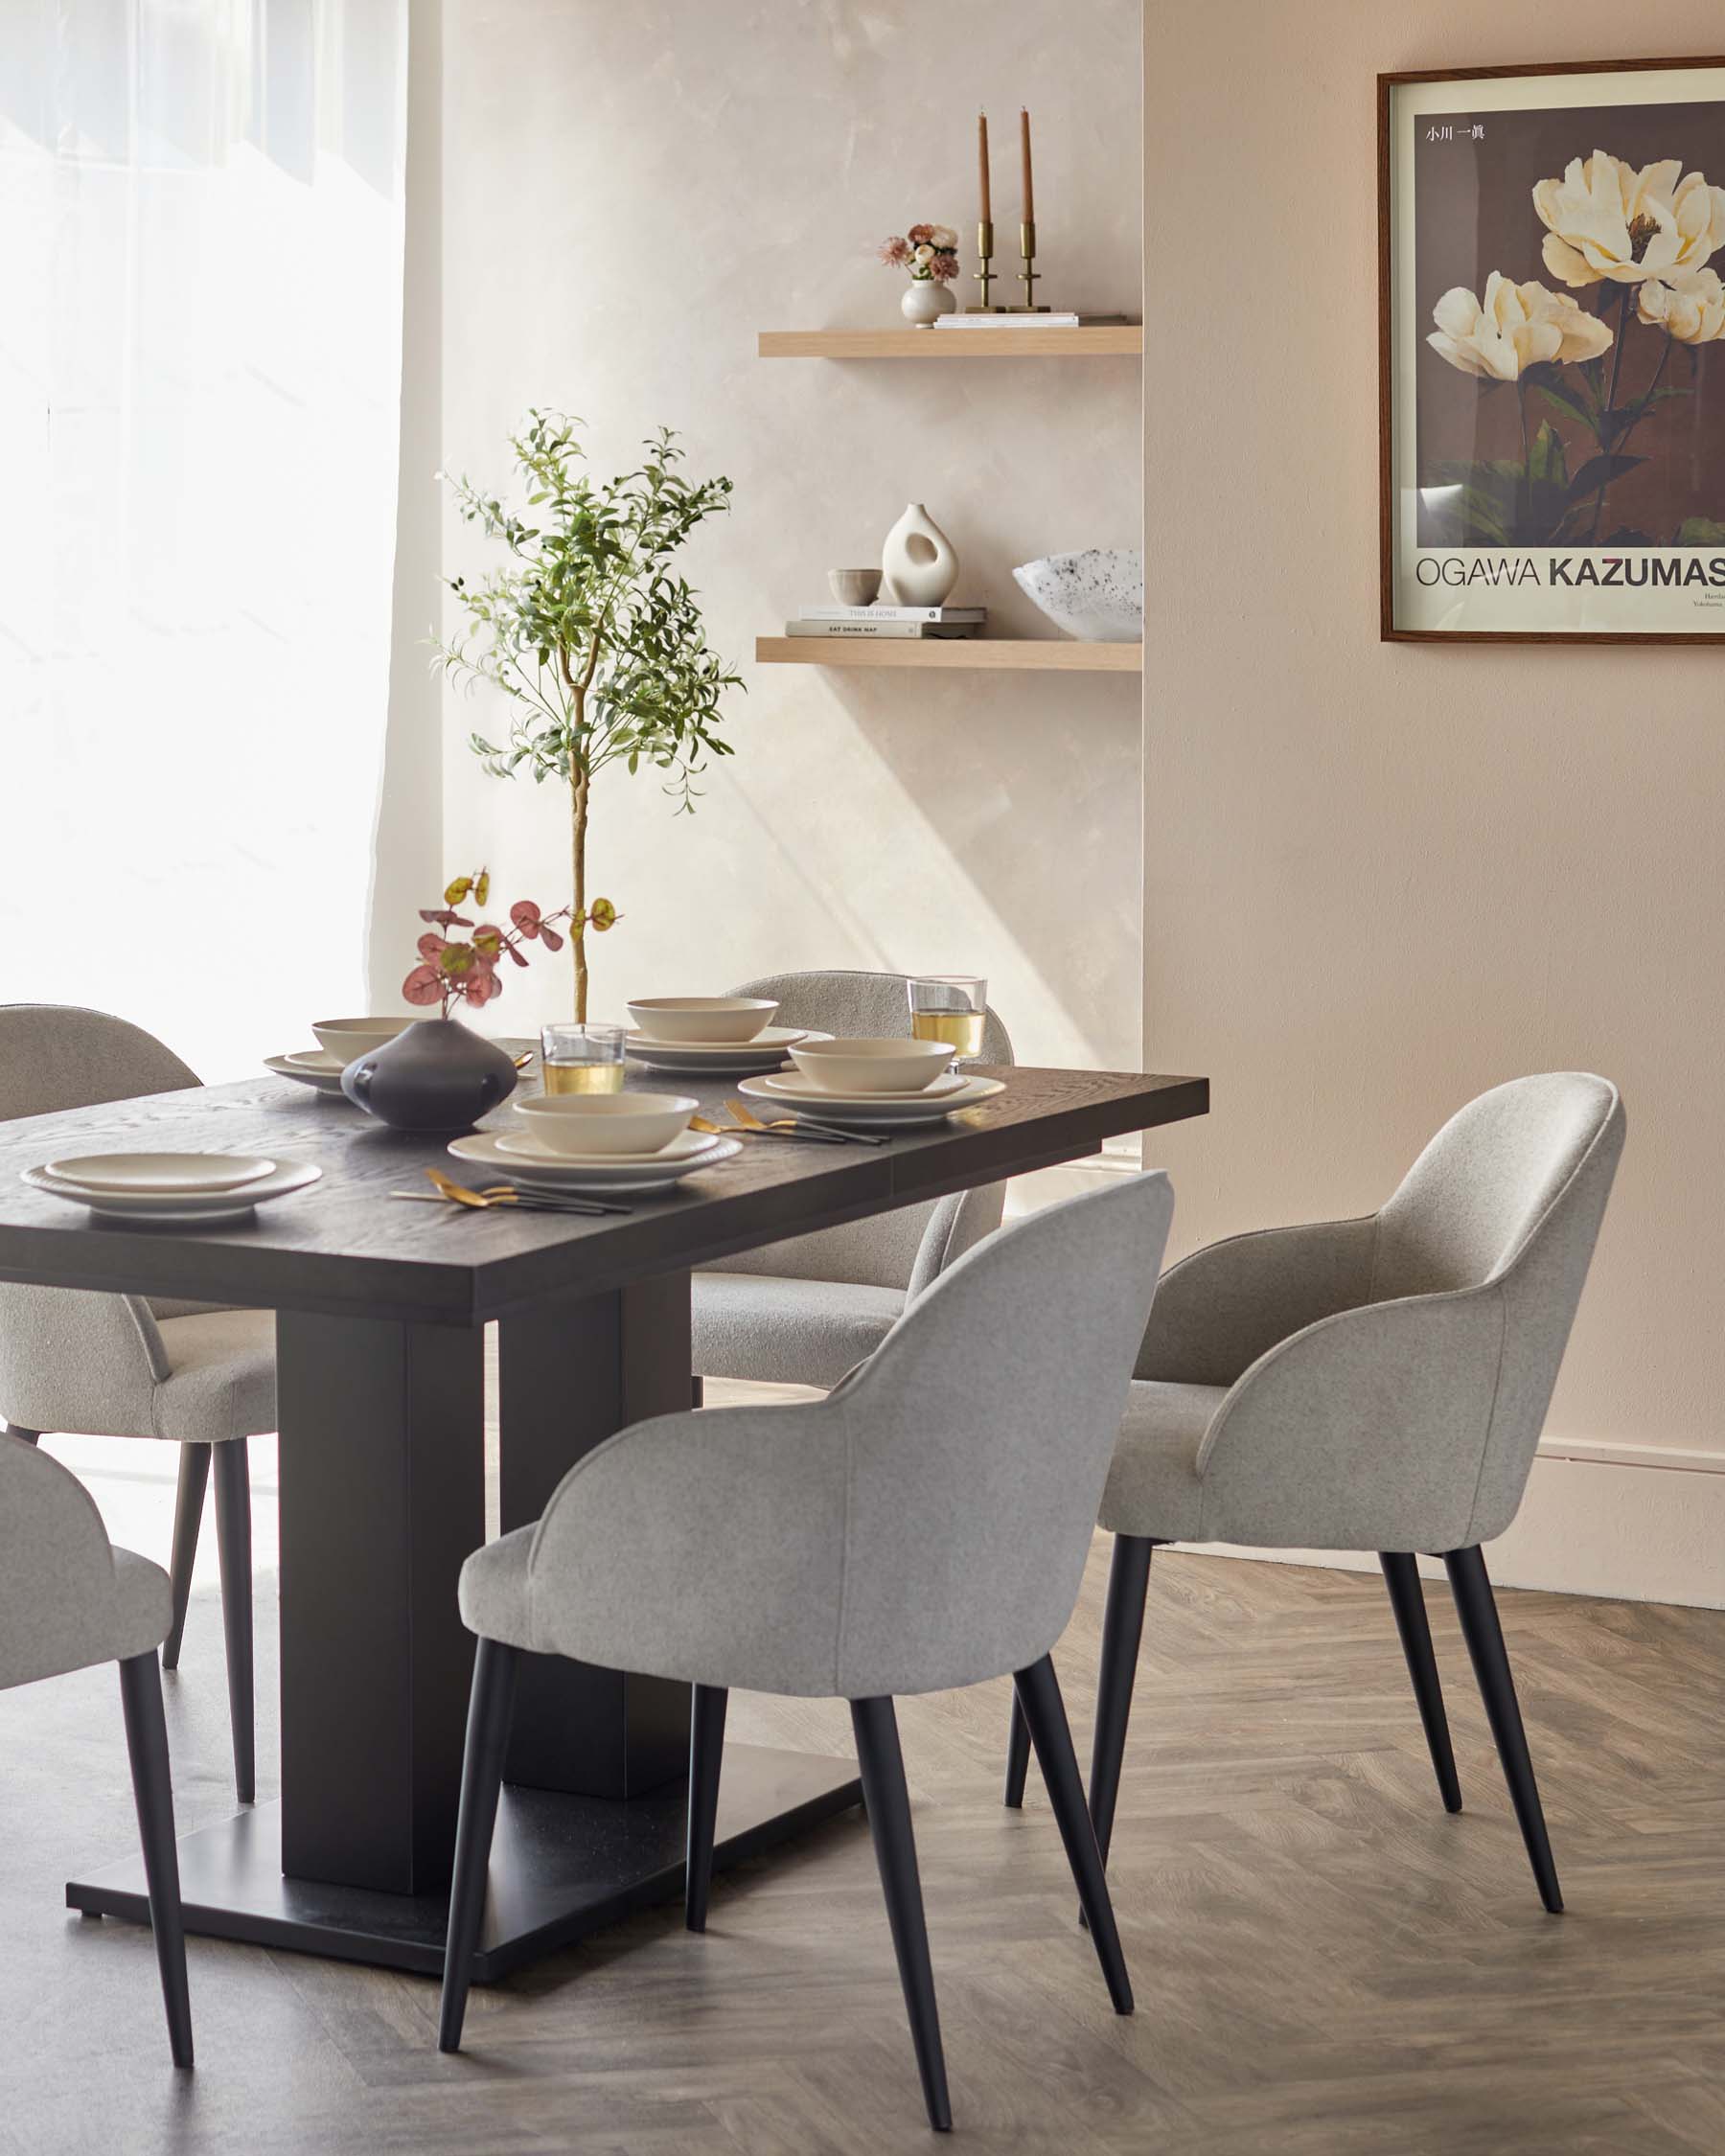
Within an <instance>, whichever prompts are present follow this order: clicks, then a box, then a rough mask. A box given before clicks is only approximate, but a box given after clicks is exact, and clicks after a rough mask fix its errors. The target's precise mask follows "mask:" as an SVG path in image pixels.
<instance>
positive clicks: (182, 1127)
mask: <svg viewBox="0 0 1725 2156" xmlns="http://www.w3.org/2000/svg"><path fill="white" fill-rule="evenodd" d="M981 1074H982V1075H987V1076H991V1077H997V1078H1000V1079H1002V1080H1003V1081H1004V1089H1003V1090H1002V1091H1000V1093H998V1094H996V1095H995V1096H994V1097H993V1098H992V1099H990V1100H987V1101H985V1102H982V1103H980V1104H978V1105H977V1106H976V1107H974V1108H968V1109H961V1110H959V1111H957V1112H954V1114H953V1115H952V1116H950V1117H949V1118H947V1119H946V1120H944V1121H943V1122H941V1123H938V1124H936V1125H934V1126H932V1127H931V1128H925V1129H921V1130H915V1131H910V1132H907V1133H905V1134H904V1135H895V1136H893V1137H891V1138H890V1139H889V1141H888V1142H887V1143H885V1144H884V1145H881V1146H872V1145H862V1144H856V1145H830V1146H829V1145H818V1144H814V1143H809V1142H806V1141H797V1140H793V1139H779V1138H773V1137H755V1138H748V1139H746V1140H745V1141H744V1143H743V1146H742V1149H741V1151H740V1152H738V1153H737V1154H735V1155H734V1156H733V1157H732V1158H728V1159H725V1160H723V1161H720V1162H718V1163H716V1164H715V1165H714V1166H712V1167H710V1168H706V1169H702V1170H699V1171H697V1172H696V1173H695V1174H693V1175H691V1176H689V1177H688V1178H687V1179H686V1180H685V1181H682V1182H681V1183H679V1184H678V1185H677V1186H676V1187H675V1189H674V1190H672V1191H670V1192H668V1193H664V1194H658V1193H655V1194H653V1195H647V1196H641V1195H637V1196H633V1197H631V1198H629V1199H627V1200H626V1201H623V1202H624V1203H627V1204H629V1205H630V1207H631V1210H630V1211H629V1212H627V1213H623V1214H614V1215H605V1216H600V1217H588V1216H583V1215H571V1214H562V1213H551V1212H531V1211H525V1210H517V1209H515V1208H513V1207H496V1208H493V1209H491V1210H488V1211H485V1212H475V1211H472V1210H469V1209H466V1208H463V1207H459V1206H455V1205H448V1206H442V1205H428V1204H403V1203H400V1202H397V1201H394V1200H392V1199H391V1198H390V1197H389V1195H388V1194H389V1192H391V1191H392V1190H402V1189H408V1188H414V1187H418V1188H422V1189H426V1190H428V1189H429V1188H430V1185H429V1183H428V1182H427V1181H426V1176H425V1172H424V1171H425V1170H426V1168H427V1167H441V1168H443V1169H445V1170H447V1171H449V1172H451V1173H453V1174H455V1175H456V1177H457V1180H470V1178H469V1176H468V1174H467V1172H466V1171H464V1170H463V1169H462V1167H461V1163H459V1162H456V1161H451V1160H450V1158H449V1153H448V1150H447V1146H448V1141H447V1139H445V1138H442V1137H425V1136H413V1135H405V1134H403V1133H401V1132H397V1131H392V1130H389V1129H386V1128H385V1127H384V1126H383V1125H382V1124H380V1123H378V1122H375V1121H373V1120H372V1119H371V1118H370V1117H369V1116H367V1115H365V1114H364V1113H363V1112H361V1111H360V1110H358V1109H357V1108H355V1107H353V1106H352V1105H350V1104H349V1103H348V1102H346V1101H344V1100H341V1099H339V1098H330V1097H327V1096H324V1095H320V1094H317V1093H314V1092H312V1091H311V1090H310V1089H307V1088H305V1087H302V1086H299V1085H296V1084H295V1083H294V1082H293V1081H291V1080H288V1079H285V1078H280V1077H276V1076H274V1075H270V1076H266V1077H260V1078H249V1079H243V1080H241V1081H239V1082H238V1083H236V1084H231V1085H219V1086H200V1087H195V1088H189V1089H186V1090H184V1091H180V1092H171V1093H155V1094H150V1095H148V1096H146V1097H143V1098H140V1099H134V1100H121V1101H109V1102H105V1103H103V1104H101V1105H100V1106H97V1107H93V1108H82V1109H76V1110H72V1111H69V1112H64V1113H58V1114H52V1115H35V1116H28V1117H24V1118H21V1119H20V1120H18V1121H16V1122H12V1123H5V1124H0V1279H7V1280H14V1281H17V1280H22V1281H34V1282H40V1283H45V1284H49V1285H54V1286H64V1287H81V1288H91V1289H103V1290H109V1291H115V1290H118V1291H123V1292H127V1293H132V1294H143V1295H150V1296H182V1297H188V1298H194V1299H197V1300H207V1301H215V1302H224V1303H228V1304H236V1305H238V1304H243V1305H247V1306H251V1307H258V1308H271V1309H288V1310H305V1311H311V1312H321V1313H324V1314H326V1315H332V1316H346V1315H353V1316H366V1317H373V1318H386V1319H397V1320H402V1321H424V1322H429V1323H435V1324H457V1325H473V1324H480V1323H484V1322H485V1321H487V1320H488V1319H495V1318H501V1317H504V1316H507V1315H508V1314H509V1313H511V1312H512V1311H515V1310H518V1309H522V1308H525V1307H526V1306H528V1305H530V1304H532V1303H534V1302H536V1301H538V1300H540V1298H542V1297H544V1296H549V1295H566V1294H568V1293H569V1292H570V1291H571V1290H572V1289H573V1290H580V1291H586V1292H590V1293H594V1294H597V1293H600V1292H602V1291H605V1290H608V1289H613V1288H618V1287H623V1286H626V1285H628V1284H629V1283H631V1282H632V1281H634V1280H638V1279H642V1278H645V1277H647V1276H649V1275H651V1274H654V1273H668V1272H676V1271H683V1270H688V1269H693V1268H696V1267H699V1266H701V1265H706V1264H710V1263H711V1262H712V1261H713V1260H715V1259H717V1258H721V1257H725V1256H729V1255H731V1254H732V1253H734V1252H736V1251H739V1250H749V1249H753V1248H758V1247H759V1246H760V1245H761V1244H763V1243H767V1242H771V1241H773V1240H776V1239H777V1238H778V1237H780V1236H786V1235H794V1234H803V1233H806V1232H808V1231H810V1230H811V1229H815V1228H819V1227H834V1226H838V1225H839V1224H840V1223H842V1222H845V1221H851V1220H859V1219H862V1218H864V1217H866V1216H867V1215H870V1214H874V1213H880V1212H885V1211H888V1210H890V1209H892V1208H893V1207H894V1206H899V1205H905V1204H916V1203H919V1202H922V1201H926V1200H930V1199H934V1198H940V1197H944V1196H946V1195H947V1194H948V1193H950V1192H953V1191H957V1190H963V1189H967V1188H972V1187H975V1186H977V1185H978V1184H983V1183H987V1182H992V1181H1000V1180H1003V1179H1005V1178H1007V1177H1009V1176H1015V1175H1023V1174H1024V1173H1026V1172H1027V1171H1029V1170H1031V1169H1035V1168H1042V1167H1048V1166H1052V1165H1056V1164H1058V1163H1060V1162H1062V1161H1066V1160H1071V1159H1075V1158H1082V1157H1083V1156H1085V1155H1087V1154H1092V1153H1094V1152H1096V1151H1098V1150H1099V1149H1100V1147H1101V1145H1102V1144H1103V1142H1104V1140H1106V1139H1108V1138H1112V1137H1119V1136H1124V1135H1129V1134H1130V1133H1132V1132H1134V1131H1141V1130H1148V1129H1151V1128H1153V1127H1155V1126H1156V1125H1159V1124H1162V1123H1170V1122H1176V1121H1182V1120H1184V1119H1185V1118H1187V1117H1189V1116H1195V1115H1202V1114H1204V1113H1205V1112H1207V1107H1208V1099H1209V1089H1208V1083H1207V1080H1206V1079H1203V1078H1189V1077H1166V1076H1157V1075H1154V1074H1150V1073H1145V1072H1131V1071H1107V1070H1062V1069H1046V1068H1036V1067H1027V1066H1022V1065H1021V1066H1014V1067H1008V1068H1000V1069H991V1070H987V1071H985V1072H982V1073H981ZM661 1089H664V1090H671V1089H673V1085H672V1083H671V1082H666V1083H665V1084H664V1085H663V1086H662V1087H661ZM675 1089H676V1090H678V1091H682V1092H684V1093H685V1095H686V1094H694V1095H697V1096H699V1097H700V1099H701V1108H702V1111H703V1112H707V1113H710V1114H713V1115H714V1116H715V1117H717V1118H719V1119H724V1113H725V1112H724V1101H725V1100H726V1098H727V1097H729V1096H730V1095H732V1094H734V1092H735V1089H736V1081H735V1079H734V1078H733V1079H729V1080H712V1081H691V1082H688V1083H687V1084H685V1083H684V1081H682V1080H681V1079H678V1080H677V1081H675ZM512 1121H513V1118H512V1116H511V1113H510V1107H509V1104H508V1103H507V1102H506V1103H504V1104H503V1106H502V1107H501V1108H499V1109H497V1110H495V1111H494V1112H492V1113H491V1114H490V1115H488V1116H487V1117H485V1118H484V1119H483V1121H482V1122H481V1124H480V1125H479V1128H480V1129H482V1130H484V1129H507V1128H509V1127H510V1125H511V1123H512ZM121 1149H127V1150H138V1151H142V1150H150V1151H161V1152H171V1151H177V1150H186V1151H200V1152H235V1153H248V1154H259V1153H263V1154H266V1155H268V1156H270V1157H272V1158H279V1159H284V1160H300V1161H310V1162H315V1164H316V1165H317V1166H318V1167H319V1168H320V1169H321V1170H322V1171H323V1172H322V1176H321V1179H320V1180H319V1181H317V1182H315V1183H312V1184H311V1185H310V1186H309V1187H307V1188H305V1189H303V1190H300V1191H297V1192H295V1193H294V1194H292V1195H291V1196H289V1197H286V1198H283V1199H279V1200H276V1201H275V1202H273V1203H271V1204H266V1205H265V1206H263V1207H261V1208H260V1209H259V1210H258V1212H257V1213H256V1214H255V1215H253V1216H252V1217H251V1218H249V1219H247V1220H242V1221H237V1222H236V1221H229V1222H227V1223H225V1224H223V1225H219V1226H211V1227H197V1226H193V1225H180V1224H175V1225H173V1226H149V1225H143V1224H127V1223H125V1222H122V1221H118V1220H107V1219H104V1220H97V1219H96V1218H95V1217H94V1216H92V1215H90V1214H88V1213H85V1212H82V1211H81V1209H80V1208H78V1207H76V1206H72V1205H69V1204H66V1203H65V1201H64V1200H62V1199H57V1198H54V1197H52V1196H49V1195H48V1194H46V1193H44V1192H41V1191H38V1190H36V1189H34V1188H32V1187H31V1186H30V1185H28V1184H26V1183H24V1182H23V1181H20V1180H19V1179H20V1175H21V1173H22V1171H23V1170H24V1169H25V1168H27V1167H33V1166H37V1165H40V1164H41V1163H42V1162H44V1161H47V1160H51V1159H53V1158H56V1157H63V1156H64V1155H66V1154H67V1153H68V1152H70V1151H74V1150H76V1151H78V1152H93V1151H101V1150H116V1151H117V1150H121Z"/></svg>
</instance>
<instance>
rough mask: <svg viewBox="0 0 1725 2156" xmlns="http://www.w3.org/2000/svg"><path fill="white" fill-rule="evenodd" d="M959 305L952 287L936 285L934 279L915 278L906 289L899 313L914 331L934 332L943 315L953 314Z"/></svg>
mask: <svg viewBox="0 0 1725 2156" xmlns="http://www.w3.org/2000/svg"><path fill="white" fill-rule="evenodd" d="M957 305H958V302H957V301H956V300H955V299H954V297H953V287H951V286H950V285H940V284H936V282H935V281H934V279H933V278H932V277H913V278H911V280H910V282H909V284H908V285H907V286H906V287H905V296H904V298H903V299H902V300H900V302H899V312H900V313H901V314H902V315H903V316H904V317H905V320H906V321H907V322H908V323H909V325H910V327H911V328H912V329H913V330H931V329H932V328H933V327H934V325H935V323H936V322H938V321H939V319H940V317H941V316H942V315H943V314H951V313H953V312H954V310H955V309H956V308H957Z"/></svg>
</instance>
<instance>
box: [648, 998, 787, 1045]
mask: <svg viewBox="0 0 1725 2156" xmlns="http://www.w3.org/2000/svg"><path fill="white" fill-rule="evenodd" d="M777 1009H778V1005H777V1004H776V1003H774V1002H770V1001H768V1000H767V999H766V998H764V997H760V996H646V997H643V998H641V1000H640V1001H639V1002H636V1003H632V1004H631V1005H630V1006H629V1015H630V1017H631V1018H632V1019H633V1020H634V1021H635V1024H636V1026H637V1028H638V1029H639V1030H640V1031H641V1032H642V1033H645V1034H646V1035H648V1037H649V1038H650V1039H652V1040H655V1041H695V1042H700V1043H701V1044H703V1045H706V1046H711V1045H712V1044H714V1043H716V1042H720V1041H725V1042H730V1041H735V1042H738V1043H739V1044H741V1043H745V1042H748V1041H752V1040H753V1039H754V1037H755V1035H756V1034H757V1033H760V1032H762V1031H763V1030H764V1029H765V1028H766V1027H767V1026H770V1024H771V1023H772V1015H773V1013H774V1012H775V1011H776V1010H777Z"/></svg>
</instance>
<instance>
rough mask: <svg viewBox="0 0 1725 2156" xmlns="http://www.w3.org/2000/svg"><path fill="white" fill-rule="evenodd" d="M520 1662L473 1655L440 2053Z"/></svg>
mask: <svg viewBox="0 0 1725 2156" xmlns="http://www.w3.org/2000/svg"><path fill="white" fill-rule="evenodd" d="M520 1660H521V1658H520V1655H519V1653H518V1652H517V1649H516V1648H514V1647H506V1646H503V1645H502V1644H501V1643H500V1642H499V1641H497V1640H480V1641H479V1644H478V1649H477V1651H476V1652H475V1654H474V1656H473V1691H472V1698H471V1699H470V1700H469V1702H468V1727H467V1747H466V1750H465V1751H464V1753H463V1755H462V1761H461V1811H460V1814H459V1816H458V1819H457V1821H456V1826H455V1870H454V1876H453V1877H452V1879H451V1880H450V1883H449V1939H448V1942H447V1944H446V1946H445V1949H444V1980H443V2002H442V2005H441V2007H440V2008H439V2012H438V2020H437V2048H438V2050H439V2051H440V2052H458V2051H459V2050H460V2049H461V2025H462V2022H463V2021H464V2020H465V2019H466V2018H467V2002H468V1988H469V1986H470V1985H471V1984H472V1981H473V1949H474V1947H476V1946H477V1945H478V1943H479V1927H480V1925H481V1923H482V1922H483V1921H484V1918H485V1889H486V1879H487V1873H488V1870H489V1868H490V1863H491V1846H492V1834H493V1831H494V1829H495V1826H496V1823H497V1798H498V1796H499V1794H500V1793H501V1791H502V1787H503V1753H504V1749H505V1747H506V1746H507V1745H508V1742H509V1719H510V1713H511V1709H513V1707H514V1705H515V1687H516V1671H517V1667H518V1666H519V1663H520Z"/></svg>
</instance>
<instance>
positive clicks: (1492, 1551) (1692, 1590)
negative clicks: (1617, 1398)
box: [1203, 1437, 1725, 1610]
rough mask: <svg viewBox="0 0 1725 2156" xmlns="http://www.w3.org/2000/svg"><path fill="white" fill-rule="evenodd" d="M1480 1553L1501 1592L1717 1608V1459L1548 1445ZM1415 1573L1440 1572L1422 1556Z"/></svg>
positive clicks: (1344, 1562)
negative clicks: (1517, 1503) (1503, 1530)
mask: <svg viewBox="0 0 1725 2156" xmlns="http://www.w3.org/2000/svg"><path fill="white" fill-rule="evenodd" d="M1203 1547H1205V1548H1207V1549H1212V1550H1214V1551H1215V1552H1216V1553H1217V1554H1219V1555H1222V1556H1227V1557H1250V1558H1255V1559H1258V1560H1260V1561H1262V1560H1268V1561H1269V1562H1271V1563H1274V1564H1284V1565H1327V1566H1331V1567H1333V1568H1334V1569H1336V1570H1337V1571H1376V1570H1377V1559H1376V1557H1374V1556H1372V1555H1370V1554H1368V1553H1361V1552H1358V1551H1354V1550H1334V1549H1243V1548H1235V1547H1234V1546H1233V1545H1231V1544H1224V1543H1210V1544H1206V1545H1204V1546H1203ZM1486 1555H1487V1558H1488V1561H1489V1563H1490V1567H1491V1576H1492V1578H1493V1579H1494V1580H1495V1581H1496V1582H1497V1584H1498V1585H1499V1586H1500V1587H1538V1588H1546V1589H1549V1590H1550V1591H1552V1592H1553V1593H1556V1594H1598V1595H1603V1596H1605V1597H1606V1598H1607V1599H1609V1600H1612V1601H1622V1602H1681V1603H1687V1604H1689V1605H1690V1606H1691V1607H1693V1608H1696V1609H1704V1610H1717V1609H1725V1453H1714V1452H1709V1453H1692V1452H1682V1451H1679V1450H1677V1449H1675V1448H1673V1447H1669V1446H1664V1447H1662V1446H1655V1445H1612V1444H1606V1443H1597V1442H1595V1441H1593V1440H1590V1439H1577V1438H1557V1437H1548V1438H1546V1439H1545V1441H1544V1442H1543V1443H1542V1444H1541V1446H1540V1448H1539V1456H1538V1458H1537V1459H1536V1460H1535V1461H1534V1463H1533V1473H1532V1475H1531V1476H1530V1479H1529V1482H1528V1494H1527V1496H1526V1497H1525V1498H1524V1499H1523V1501H1522V1508H1521V1510H1520V1512H1519V1513H1518V1514H1517V1515H1516V1518H1515V1521H1514V1524H1513V1525H1511V1527H1510V1528H1509V1531H1508V1533H1507V1534H1506V1535H1502V1536H1500V1537H1499V1539H1498V1540H1497V1541H1496V1542H1494V1543H1492V1544H1490V1545H1489V1546H1488V1548H1487V1551H1486ZM1420 1571H1422V1572H1425V1573H1426V1574H1427V1575H1428V1576H1429V1577H1432V1578H1435V1579H1441V1578H1442V1576H1443V1569H1442V1567H1441V1566H1440V1565H1434V1564H1430V1563H1428V1562H1427V1561H1425V1560H1424V1559H1422V1560H1421V1562H1420Z"/></svg>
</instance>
